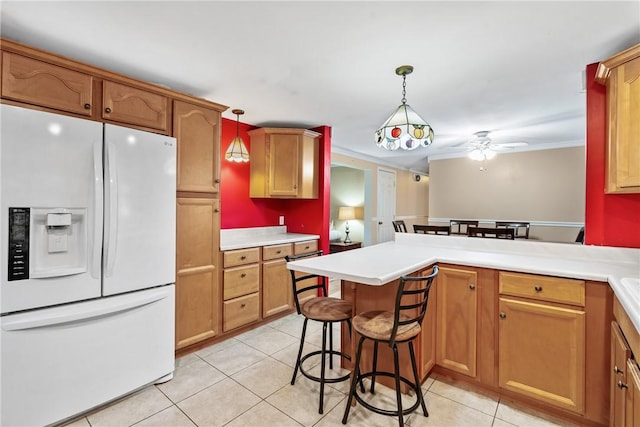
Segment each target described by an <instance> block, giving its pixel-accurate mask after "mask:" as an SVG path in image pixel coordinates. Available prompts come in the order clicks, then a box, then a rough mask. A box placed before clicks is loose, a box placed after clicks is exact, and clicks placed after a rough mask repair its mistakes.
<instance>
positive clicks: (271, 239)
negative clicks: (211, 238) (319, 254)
mask: <svg viewBox="0 0 640 427" xmlns="http://www.w3.org/2000/svg"><path fill="white" fill-rule="evenodd" d="M319 238H320V236H318V235H317V234H300V233H288V232H287V226H285V225H280V226H274V227H250V228H228V229H223V230H220V250H221V251H229V250H233V249H245V248H253V247H256V246H269V245H279V244H283V243H295V242H303V241H305V240H318V239H319Z"/></svg>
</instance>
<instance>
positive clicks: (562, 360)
mask: <svg viewBox="0 0 640 427" xmlns="http://www.w3.org/2000/svg"><path fill="white" fill-rule="evenodd" d="M498 354H499V356H498V358H499V361H498V366H499V373H498V383H499V385H500V387H502V388H505V389H507V390H511V391H515V392H517V393H520V394H523V395H526V396H530V397H533V398H535V399H537V400H541V401H544V402H547V403H549V404H552V405H555V406H558V407H561V408H565V409H568V410H571V411H573V412H577V413H583V412H584V396H585V389H584V388H585V386H584V384H585V312H584V311H581V310H574V309H569V308H563V307H557V306H552V305H545V304H538V303H532V302H527V301H520V300H512V299H507V298H500V321H499V352H498Z"/></svg>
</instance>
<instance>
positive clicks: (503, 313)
mask: <svg viewBox="0 0 640 427" xmlns="http://www.w3.org/2000/svg"><path fill="white" fill-rule="evenodd" d="M500 318H501V319H506V318H507V313H505V312H504V311H502V312H500Z"/></svg>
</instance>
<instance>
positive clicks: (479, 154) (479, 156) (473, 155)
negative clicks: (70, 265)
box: [468, 148, 485, 161]
mask: <svg viewBox="0 0 640 427" xmlns="http://www.w3.org/2000/svg"><path fill="white" fill-rule="evenodd" d="M468 156H469V158H470V159H471V160H477V161H482V160H484V159H485V156H484V153H483V151H482V150H481V149H479V148H475V149H474V150H473V151H471V152H470V153H469V154H468Z"/></svg>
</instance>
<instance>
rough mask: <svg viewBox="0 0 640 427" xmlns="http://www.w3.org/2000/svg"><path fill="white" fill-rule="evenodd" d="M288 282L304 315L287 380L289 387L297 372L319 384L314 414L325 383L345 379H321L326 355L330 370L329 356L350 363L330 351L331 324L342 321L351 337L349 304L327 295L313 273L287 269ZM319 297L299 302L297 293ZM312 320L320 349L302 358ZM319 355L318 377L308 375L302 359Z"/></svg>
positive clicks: (324, 282)
mask: <svg viewBox="0 0 640 427" xmlns="http://www.w3.org/2000/svg"><path fill="white" fill-rule="evenodd" d="M321 255H322V251H315V252H310V253H307V254H302V255H289V256H286V257H285V260H286V261H287V262H289V261H295V260H299V259H303V258H309V257H314V256H321ZM290 273H291V282H292V285H293V300H294V302H295V304H296V310H297V311H298V314H301V315H303V316H304V323H303V324H302V337H301V338H300V349H299V350H298V358H297V359H296V366H295V368H294V370H293V376H292V377H291V385H294V384H295V382H296V376H297V374H298V369H300V373H301V374H302V375H304V376H305V377H307V378H309V379H310V380H312V381H317V382H319V383H320V404H319V407H318V413H319V414H322V413H323V410H324V408H323V403H324V385H325V384H327V383H337V382H341V381H345V380H347V379H348V378H349V375H350V374H345V375H342V376H340V377H337V378H326V377H325V365H326V355H329V369H333V356H334V355H337V356H340V357H344V358H346V359H348V360H351V356H349V355H348V354H347V353H344V352H342V351H337V350H334V349H333V327H332V325H333V323H336V322H346V323H347V326H348V327H349V336H351V317H352V313H351V303H350V302H348V301H344V300H342V299H340V298H332V297H328V296H327V278H326V277H324V276H319V275H317V274H300V273H296V272H295V271H294V270H290ZM318 289H320V292H321V294H322V296H321V297H312V298H310V299H307V300H305V301H304V302H302V303H300V298H299V297H298V295H299V294H301V293H303V292H308V291H312V290H313V291H316V293H317V291H318ZM308 320H315V321H317V322H322V350H317V351H312V352H310V353H307V354H305V355H304V356H303V355H302V353H303V347H304V339H305V335H306V332H307V321H308ZM327 327H328V328H329V336H328V337H327ZM327 338H329V350H327ZM318 355H319V356H320V358H321V359H320V376H319V377H317V376H315V375H311V374H310V373H308V372H307V371H306V370H305V369H304V367H303V363H304V361H305V360H307V359H308V358H310V357H312V356H318Z"/></svg>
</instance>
